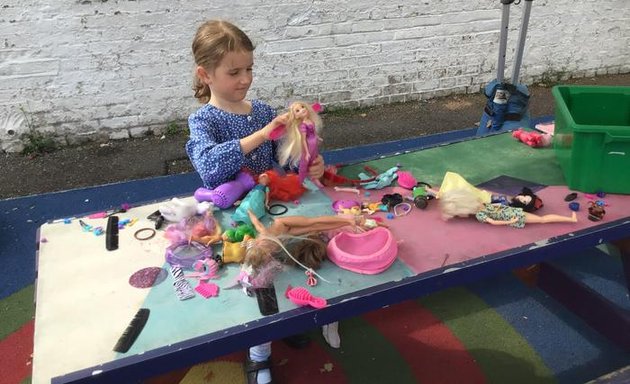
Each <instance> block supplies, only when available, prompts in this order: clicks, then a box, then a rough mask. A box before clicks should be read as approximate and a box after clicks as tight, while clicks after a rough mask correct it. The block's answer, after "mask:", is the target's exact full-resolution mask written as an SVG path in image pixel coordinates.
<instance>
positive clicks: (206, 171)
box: [186, 100, 276, 189]
mask: <svg viewBox="0 0 630 384" xmlns="http://www.w3.org/2000/svg"><path fill="white" fill-rule="evenodd" d="M251 103H252V109H251V112H250V113H249V114H247V115H239V114H235V113H230V112H227V111H224V110H222V109H219V108H217V107H215V106H213V105H210V104H206V105H204V106H203V107H201V108H199V109H198V110H197V111H196V112H194V113H192V114H191V115H190V117H189V118H188V127H189V129H190V139H189V140H188V142H187V143H186V153H187V154H188V157H189V158H190V161H191V163H192V164H193V166H194V168H195V170H196V171H197V173H198V174H199V176H200V177H201V180H202V181H203V184H204V186H205V187H206V188H209V189H213V188H216V187H217V186H219V185H221V184H223V183H225V182H227V181H230V180H232V179H234V176H235V175H236V174H237V173H238V172H239V171H240V170H241V169H242V168H247V169H250V170H251V171H252V172H253V173H256V174H259V173H262V172H264V171H266V170H268V169H271V168H273V161H274V158H275V144H272V142H270V141H266V142H264V143H263V144H261V145H260V146H259V147H258V148H256V149H254V150H253V151H251V152H250V153H248V154H247V155H246V154H244V153H243V151H242V150H241V144H240V139H242V138H243V137H246V136H249V135H251V134H252V133H254V132H256V131H258V130H260V129H261V128H263V127H264V126H266V125H267V124H269V123H270V122H271V121H272V120H273V118H274V117H275V116H276V112H275V110H274V109H273V108H272V107H271V106H269V105H267V104H265V103H263V102H262V101H260V100H252V102H251Z"/></svg>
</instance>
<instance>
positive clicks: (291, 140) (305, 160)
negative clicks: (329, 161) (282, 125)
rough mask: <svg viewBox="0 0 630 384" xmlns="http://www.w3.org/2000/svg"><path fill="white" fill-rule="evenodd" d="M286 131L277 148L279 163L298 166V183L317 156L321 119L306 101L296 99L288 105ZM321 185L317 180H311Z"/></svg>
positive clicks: (304, 176) (302, 180)
mask: <svg viewBox="0 0 630 384" xmlns="http://www.w3.org/2000/svg"><path fill="white" fill-rule="evenodd" d="M288 114H289V118H288V121H287V126H286V133H285V135H284V137H283V138H282V142H281V144H280V148H279V149H278V154H279V155H278V158H279V162H280V165H282V166H285V165H287V164H289V165H293V166H296V165H297V166H298V175H299V177H300V183H302V182H304V179H305V178H306V176H307V174H308V168H309V166H310V165H311V163H312V162H313V161H314V160H315V159H316V158H317V157H318V156H319V141H321V138H320V137H319V132H320V131H321V127H322V120H321V118H320V117H319V116H318V115H317V113H316V112H315V111H314V110H313V107H311V106H310V105H309V104H308V103H305V102H302V101H296V102H293V103H292V104H291V106H290V107H289V112H288ZM312 181H313V183H314V184H315V185H317V186H318V187H321V186H322V185H321V183H320V182H319V180H315V179H313V180H312Z"/></svg>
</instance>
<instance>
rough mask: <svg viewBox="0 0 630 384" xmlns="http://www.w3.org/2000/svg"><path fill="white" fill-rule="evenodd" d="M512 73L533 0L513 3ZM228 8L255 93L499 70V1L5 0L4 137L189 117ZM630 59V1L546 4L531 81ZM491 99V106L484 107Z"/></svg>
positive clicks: (530, 43)
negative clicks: (196, 46)
mask: <svg viewBox="0 0 630 384" xmlns="http://www.w3.org/2000/svg"><path fill="white" fill-rule="evenodd" d="M511 8H512V12H511V18H510V35H509V41H508V57H507V68H506V77H508V78H509V77H510V75H511V71H512V68H511V61H512V60H513V52H514V49H515V48H516V40H517V37H518V29H519V26H520V18H521V12H522V8H523V5H522V4H521V5H518V6H515V5H513V6H512V7H511ZM210 18H225V19H228V20H231V21H233V22H235V23H236V24H237V25H239V26H240V27H241V28H242V29H244V30H245V31H246V32H247V33H248V34H249V36H250V37H251V38H252V39H253V40H254V42H255V43H256V44H257V49H256V53H255V58H256V65H255V81H254V84H253V87H252V89H251V92H250V97H252V98H254V97H259V98H263V99H264V100H266V101H268V102H269V103H271V104H272V105H274V106H277V107H281V106H284V105H285V103H286V100H287V99H290V98H298V97H299V98H304V99H307V100H313V101H315V100H318V101H320V102H322V103H323V104H326V105H327V106H329V107H333V108H342V107H357V106H369V105H375V104H383V103H391V102H401V101H410V100H418V99H424V98H430V97H435V96H441V95H447V94H450V93H462V92H478V91H479V90H480V88H481V87H483V85H485V84H486V83H487V82H488V81H490V80H491V79H493V78H494V77H495V76H496V73H495V71H496V62H497V56H498V41H499V26H500V19H501V4H500V2H499V0H465V1H463V0H423V1H419V2H400V3H398V4H397V3H393V2H391V1H383V0H373V1H369V2H368V1H358V0H348V1H344V2H340V1H328V0H312V1H301V0H278V1H274V2H271V1H263V0H229V1H228V0H213V1H200V0H190V1H181V0H180V1H173V0H152V1H148V0H135V1H131V0H75V1H72V2H70V1H45V0H22V1H18V0H5V1H3V2H2V4H0V143H1V144H2V149H3V150H7V151H12V150H19V149H20V148H21V144H20V142H19V141H18V140H17V139H16V138H17V137H18V136H19V135H20V133H22V132H25V131H27V130H29V129H34V130H37V131H41V132H47V133H51V134H54V135H55V136H56V137H57V140H59V141H60V142H62V143H69V144H72V143H77V142H81V141H82V140H94V139H99V140H100V139H108V138H113V139H116V138H125V137H130V136H139V135H144V134H147V133H148V132H151V131H152V132H160V131H162V130H163V129H164V127H165V126H166V125H167V124H168V123H170V122H179V123H183V122H184V121H185V119H186V118H187V116H188V115H189V114H190V113H191V112H192V111H194V110H195V109H196V108H197V107H198V104H197V103H196V100H195V99H194V98H193V96H192V91H191V80H192V69H193V63H192V59H191V53H190V44H191V40H192V36H193V34H194V32H195V29H196V28H197V26H198V25H199V24H200V23H201V22H202V21H203V20H205V19H210ZM629 71H630V0H582V1H577V2H576V1H574V0H536V1H534V2H533V7H532V14H531V22H530V26H529V31H528V37H527V43H526V49H525V55H524V59H523V66H522V70H521V81H523V82H525V83H527V84H530V83H532V82H534V81H536V80H539V79H540V78H541V77H542V76H544V75H548V74H550V73H554V74H558V73H565V76H569V75H571V76H575V77H581V76H590V75H595V74H605V73H626V72H629ZM480 108H481V107H480Z"/></svg>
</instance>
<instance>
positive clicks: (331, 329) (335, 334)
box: [322, 321, 341, 348]
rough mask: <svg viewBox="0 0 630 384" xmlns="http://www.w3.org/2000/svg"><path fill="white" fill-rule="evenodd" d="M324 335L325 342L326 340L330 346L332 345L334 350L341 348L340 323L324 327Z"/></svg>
mask: <svg viewBox="0 0 630 384" xmlns="http://www.w3.org/2000/svg"><path fill="white" fill-rule="evenodd" d="M322 335H323V336H324V340H326V342H327V343H328V345H330V346H331V347H332V348H339V347H341V338H340V337H339V322H338V321H335V322H334V323H330V324H326V325H324V326H322Z"/></svg>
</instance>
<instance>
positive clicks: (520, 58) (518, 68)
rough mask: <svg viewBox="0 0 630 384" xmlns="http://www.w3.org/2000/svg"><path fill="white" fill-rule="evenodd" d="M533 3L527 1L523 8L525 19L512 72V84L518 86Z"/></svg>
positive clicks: (522, 21) (522, 23)
mask: <svg viewBox="0 0 630 384" xmlns="http://www.w3.org/2000/svg"><path fill="white" fill-rule="evenodd" d="M532 1H533V0H525V5H524V7H523V19H522V20H521V31H520V34H519V36H518V47H517V50H516V57H515V58H514V71H513V72H512V84H514V85H516V83H517V82H518V76H519V74H520V71H521V63H522V62H523V51H524V50H525V37H526V36H527V26H528V25H529V14H530V13H531V10H532Z"/></svg>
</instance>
